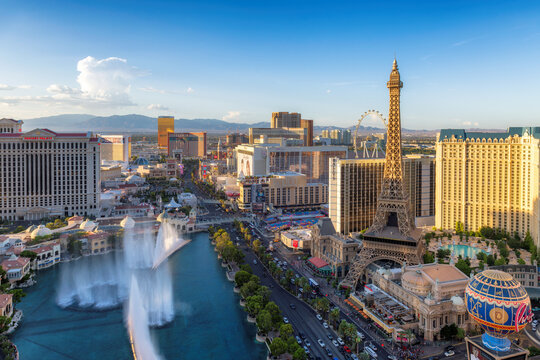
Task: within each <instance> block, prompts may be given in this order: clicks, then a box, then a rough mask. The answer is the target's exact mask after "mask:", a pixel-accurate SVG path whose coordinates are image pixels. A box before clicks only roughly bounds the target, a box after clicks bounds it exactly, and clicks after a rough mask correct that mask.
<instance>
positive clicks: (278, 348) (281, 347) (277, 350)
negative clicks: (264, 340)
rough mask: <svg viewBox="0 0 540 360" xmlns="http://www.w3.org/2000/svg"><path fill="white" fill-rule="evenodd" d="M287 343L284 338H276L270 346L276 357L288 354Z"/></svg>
mask: <svg viewBox="0 0 540 360" xmlns="http://www.w3.org/2000/svg"><path fill="white" fill-rule="evenodd" d="M287 348H288V346H287V343H286V342H285V341H283V339H282V338H280V337H276V338H274V340H272V343H271V344H270V352H271V353H272V355H274V356H280V355H282V354H285V353H286V352H287Z"/></svg>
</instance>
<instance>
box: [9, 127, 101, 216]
mask: <svg viewBox="0 0 540 360" xmlns="http://www.w3.org/2000/svg"><path fill="white" fill-rule="evenodd" d="M21 123H22V122H21V121H14V120H11V119H0V129H2V131H1V132H0V219H8V220H37V219H41V218H43V217H49V216H72V215H75V214H78V215H85V216H88V215H94V216H97V214H98V211H99V200H100V199H99V196H100V188H99V183H100V149H99V141H98V138H97V137H96V136H94V135H93V134H92V133H56V132H54V131H51V130H48V129H34V130H32V131H29V132H26V133H24V132H22V129H21V127H20V126H21Z"/></svg>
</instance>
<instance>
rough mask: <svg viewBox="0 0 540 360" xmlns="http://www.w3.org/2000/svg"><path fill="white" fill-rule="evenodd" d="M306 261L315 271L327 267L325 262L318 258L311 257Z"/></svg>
mask: <svg viewBox="0 0 540 360" xmlns="http://www.w3.org/2000/svg"><path fill="white" fill-rule="evenodd" d="M308 261H309V262H310V263H312V264H313V265H314V266H315V267H316V268H317V269H320V268H322V267H325V266H327V265H328V264H327V263H326V261H324V260H323V259H321V258H318V257H312V258H310V259H309V260H308Z"/></svg>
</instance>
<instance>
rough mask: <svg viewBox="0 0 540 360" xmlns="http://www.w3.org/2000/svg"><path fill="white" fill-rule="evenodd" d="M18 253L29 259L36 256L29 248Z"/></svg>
mask: <svg viewBox="0 0 540 360" xmlns="http://www.w3.org/2000/svg"><path fill="white" fill-rule="evenodd" d="M20 255H21V256H22V257H25V258H29V259H30V260H34V259H35V258H36V257H37V254H36V253H35V252H33V251H30V250H24V251H21V254H20Z"/></svg>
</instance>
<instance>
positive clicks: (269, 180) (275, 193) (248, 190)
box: [238, 172, 328, 212]
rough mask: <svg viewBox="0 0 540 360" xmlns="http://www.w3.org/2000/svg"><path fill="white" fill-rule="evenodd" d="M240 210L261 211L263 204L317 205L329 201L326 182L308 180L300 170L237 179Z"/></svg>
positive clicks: (294, 206) (297, 206) (287, 207)
mask: <svg viewBox="0 0 540 360" xmlns="http://www.w3.org/2000/svg"><path fill="white" fill-rule="evenodd" d="M238 185H239V190H240V196H239V198H238V208H239V209H241V210H252V211H258V212H261V211H264V209H265V208H266V206H268V205H269V206H272V207H274V208H283V209H295V208H318V207H320V206H321V204H324V203H326V202H327V201H328V186H327V185H326V184H322V183H308V182H307V178H306V176H305V175H303V174H299V173H295V172H280V173H275V174H271V175H268V176H250V177H246V178H243V179H240V180H239V182H238Z"/></svg>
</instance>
